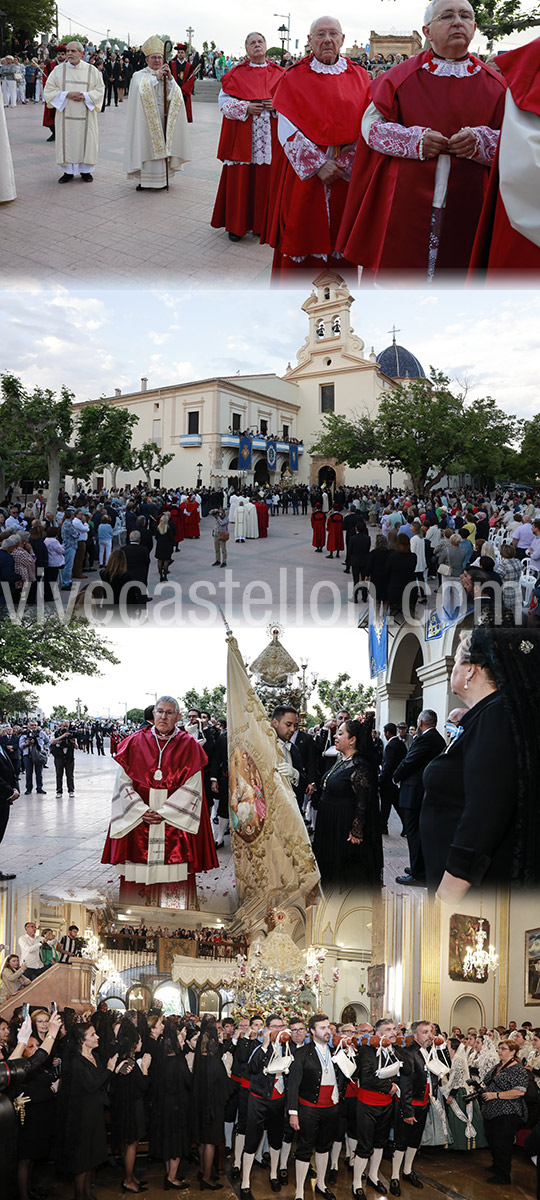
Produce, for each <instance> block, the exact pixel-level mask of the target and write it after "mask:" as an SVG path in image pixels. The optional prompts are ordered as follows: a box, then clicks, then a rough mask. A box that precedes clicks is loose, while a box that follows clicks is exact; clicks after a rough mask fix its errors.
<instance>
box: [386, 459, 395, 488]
mask: <svg viewBox="0 0 540 1200" xmlns="http://www.w3.org/2000/svg"><path fill="white" fill-rule="evenodd" d="M395 469H396V464H395V462H394V459H393V458H389V459H388V474H389V476H390V491H392V476H393V474H394V471H395Z"/></svg>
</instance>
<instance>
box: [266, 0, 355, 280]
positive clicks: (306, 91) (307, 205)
mask: <svg viewBox="0 0 540 1200" xmlns="http://www.w3.org/2000/svg"><path fill="white" fill-rule="evenodd" d="M344 40H345V36H344V34H343V31H342V29H341V25H340V23H339V21H338V20H337V19H336V18H335V17H328V16H325V17H319V19H318V20H317V21H314V22H313V25H312V26H311V30H310V33H309V37H308V42H309V45H310V47H311V53H310V54H309V55H308V57H307V58H302V59H300V61H299V62H297V63H293V65H292V67H290V68H289V69H288V70H287V71H286V72H285V74H284V75H282V76H281V77H280V78H279V79H278V80H277V82H276V83H275V84H274V85H273V87H272V97H273V101H274V107H275V109H276V111H277V113H278V141H279V144H280V149H279V151H278V152H277V153H276V155H275V156H274V163H273V167H272V174H271V180H270V196H269V203H268V218H267V223H266V228H265V230H264V231H263V234H262V235H261V241H265V242H268V243H269V245H270V246H274V249H275V253H274V261H273V278H274V280H276V281H277V280H278V279H279V278H280V277H281V275H282V274H285V276H287V275H288V274H289V272H290V271H291V270H292V269H297V270H301V271H303V272H307V271H310V272H311V273H313V271H320V270H321V269H322V266H323V265H324V264H326V266H328V267H335V268H336V270H339V271H340V273H341V274H343V271H344V270H346V269H347V268H350V267H351V264H350V263H348V262H346V261H345V260H344V259H343V257H342V256H341V255H340V256H338V257H336V254H335V250H336V240H337V235H338V231H339V226H340V222H341V217H342V215H343V209H344V206H345V200H346V196H347V191H348V186H349V178H350V173H351V169H352V164H353V161H354V154H355V150H356V142H357V139H358V137H359V135H360V127H361V122H362V115H363V113H364V111H365V108H366V105H367V103H368V101H369V77H368V75H367V72H366V71H364V70H363V68H362V67H360V66H358V64H357V63H354V62H351V60H350V59H348V58H345V57H344V56H343V55H342V54H341V48H342V46H343V42H344Z"/></svg>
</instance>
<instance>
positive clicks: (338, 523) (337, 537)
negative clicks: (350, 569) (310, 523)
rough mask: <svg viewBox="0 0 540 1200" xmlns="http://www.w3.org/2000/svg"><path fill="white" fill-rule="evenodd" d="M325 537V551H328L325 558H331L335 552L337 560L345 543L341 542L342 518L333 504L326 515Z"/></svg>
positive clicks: (337, 507)
mask: <svg viewBox="0 0 540 1200" xmlns="http://www.w3.org/2000/svg"><path fill="white" fill-rule="evenodd" d="M326 535H327V537H326V549H327V550H328V554H327V555H326V557H327V558H333V557H334V551H335V554H336V558H339V552H340V550H344V549H345V542H344V540H343V517H342V514H341V512H340V509H339V505H338V504H334V507H333V509H332V511H331V512H330V513H328V520H327V522H326Z"/></svg>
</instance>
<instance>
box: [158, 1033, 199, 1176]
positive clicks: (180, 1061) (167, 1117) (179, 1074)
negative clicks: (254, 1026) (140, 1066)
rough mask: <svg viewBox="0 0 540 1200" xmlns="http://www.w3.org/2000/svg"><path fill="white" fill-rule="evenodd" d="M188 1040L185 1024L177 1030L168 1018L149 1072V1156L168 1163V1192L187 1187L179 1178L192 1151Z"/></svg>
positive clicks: (166, 1174) (190, 1078) (166, 1172)
mask: <svg viewBox="0 0 540 1200" xmlns="http://www.w3.org/2000/svg"><path fill="white" fill-rule="evenodd" d="M185 1038H186V1025H185V1022H183V1023H182V1026H181V1028H178V1023H177V1019H176V1018H175V1017H168V1018H167V1020H166V1021H165V1028H164V1030H163V1037H162V1038H161V1041H160V1043H159V1052H158V1053H156V1054H155V1055H154V1058H153V1059H152V1067H151V1072H150V1086H151V1095H152V1107H151V1123H150V1153H151V1155H152V1158H161V1159H163V1161H164V1163H165V1178H164V1180H163V1186H164V1188H165V1191H169V1190H170V1189H171V1188H174V1189H175V1191H180V1189H183V1188H187V1187H188V1184H187V1183H186V1181H185V1179H183V1178H182V1177H181V1176H178V1168H179V1166H180V1161H181V1159H182V1158H185V1157H186V1156H187V1155H188V1154H189V1151H190V1149H191V1132H190V1093H191V1086H192V1077H191V1071H190V1069H189V1067H188V1064H187V1062H186V1057H185V1054H184V1053H183V1047H184V1043H185Z"/></svg>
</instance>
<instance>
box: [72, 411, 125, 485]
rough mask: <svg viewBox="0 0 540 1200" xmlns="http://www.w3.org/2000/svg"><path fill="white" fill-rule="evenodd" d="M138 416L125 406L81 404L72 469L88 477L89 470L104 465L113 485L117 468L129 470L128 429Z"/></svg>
mask: <svg viewBox="0 0 540 1200" xmlns="http://www.w3.org/2000/svg"><path fill="white" fill-rule="evenodd" d="M138 420H139V418H138V416H136V415H135V413H130V412H128V411H127V409H125V408H111V406H110V404H106V403H104V402H101V401H100V402H98V403H96V404H85V406H84V408H82V409H81V410H80V411H79V413H78V417H77V437H76V441H75V463H74V468H73V469H74V471H75V473H76V474H77V475H79V476H81V477H82V478H83V479H88V478H89V477H90V475H91V474H92V472H93V471H95V470H104V468H105V467H106V468H107V469H108V470H109V471H110V472H111V476H112V487H113V488H114V487H116V476H117V473H118V471H131V470H132V469H133V463H134V458H133V450H132V448H131V431H132V429H133V427H134V426H135V425H136V424H137V422H138Z"/></svg>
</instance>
